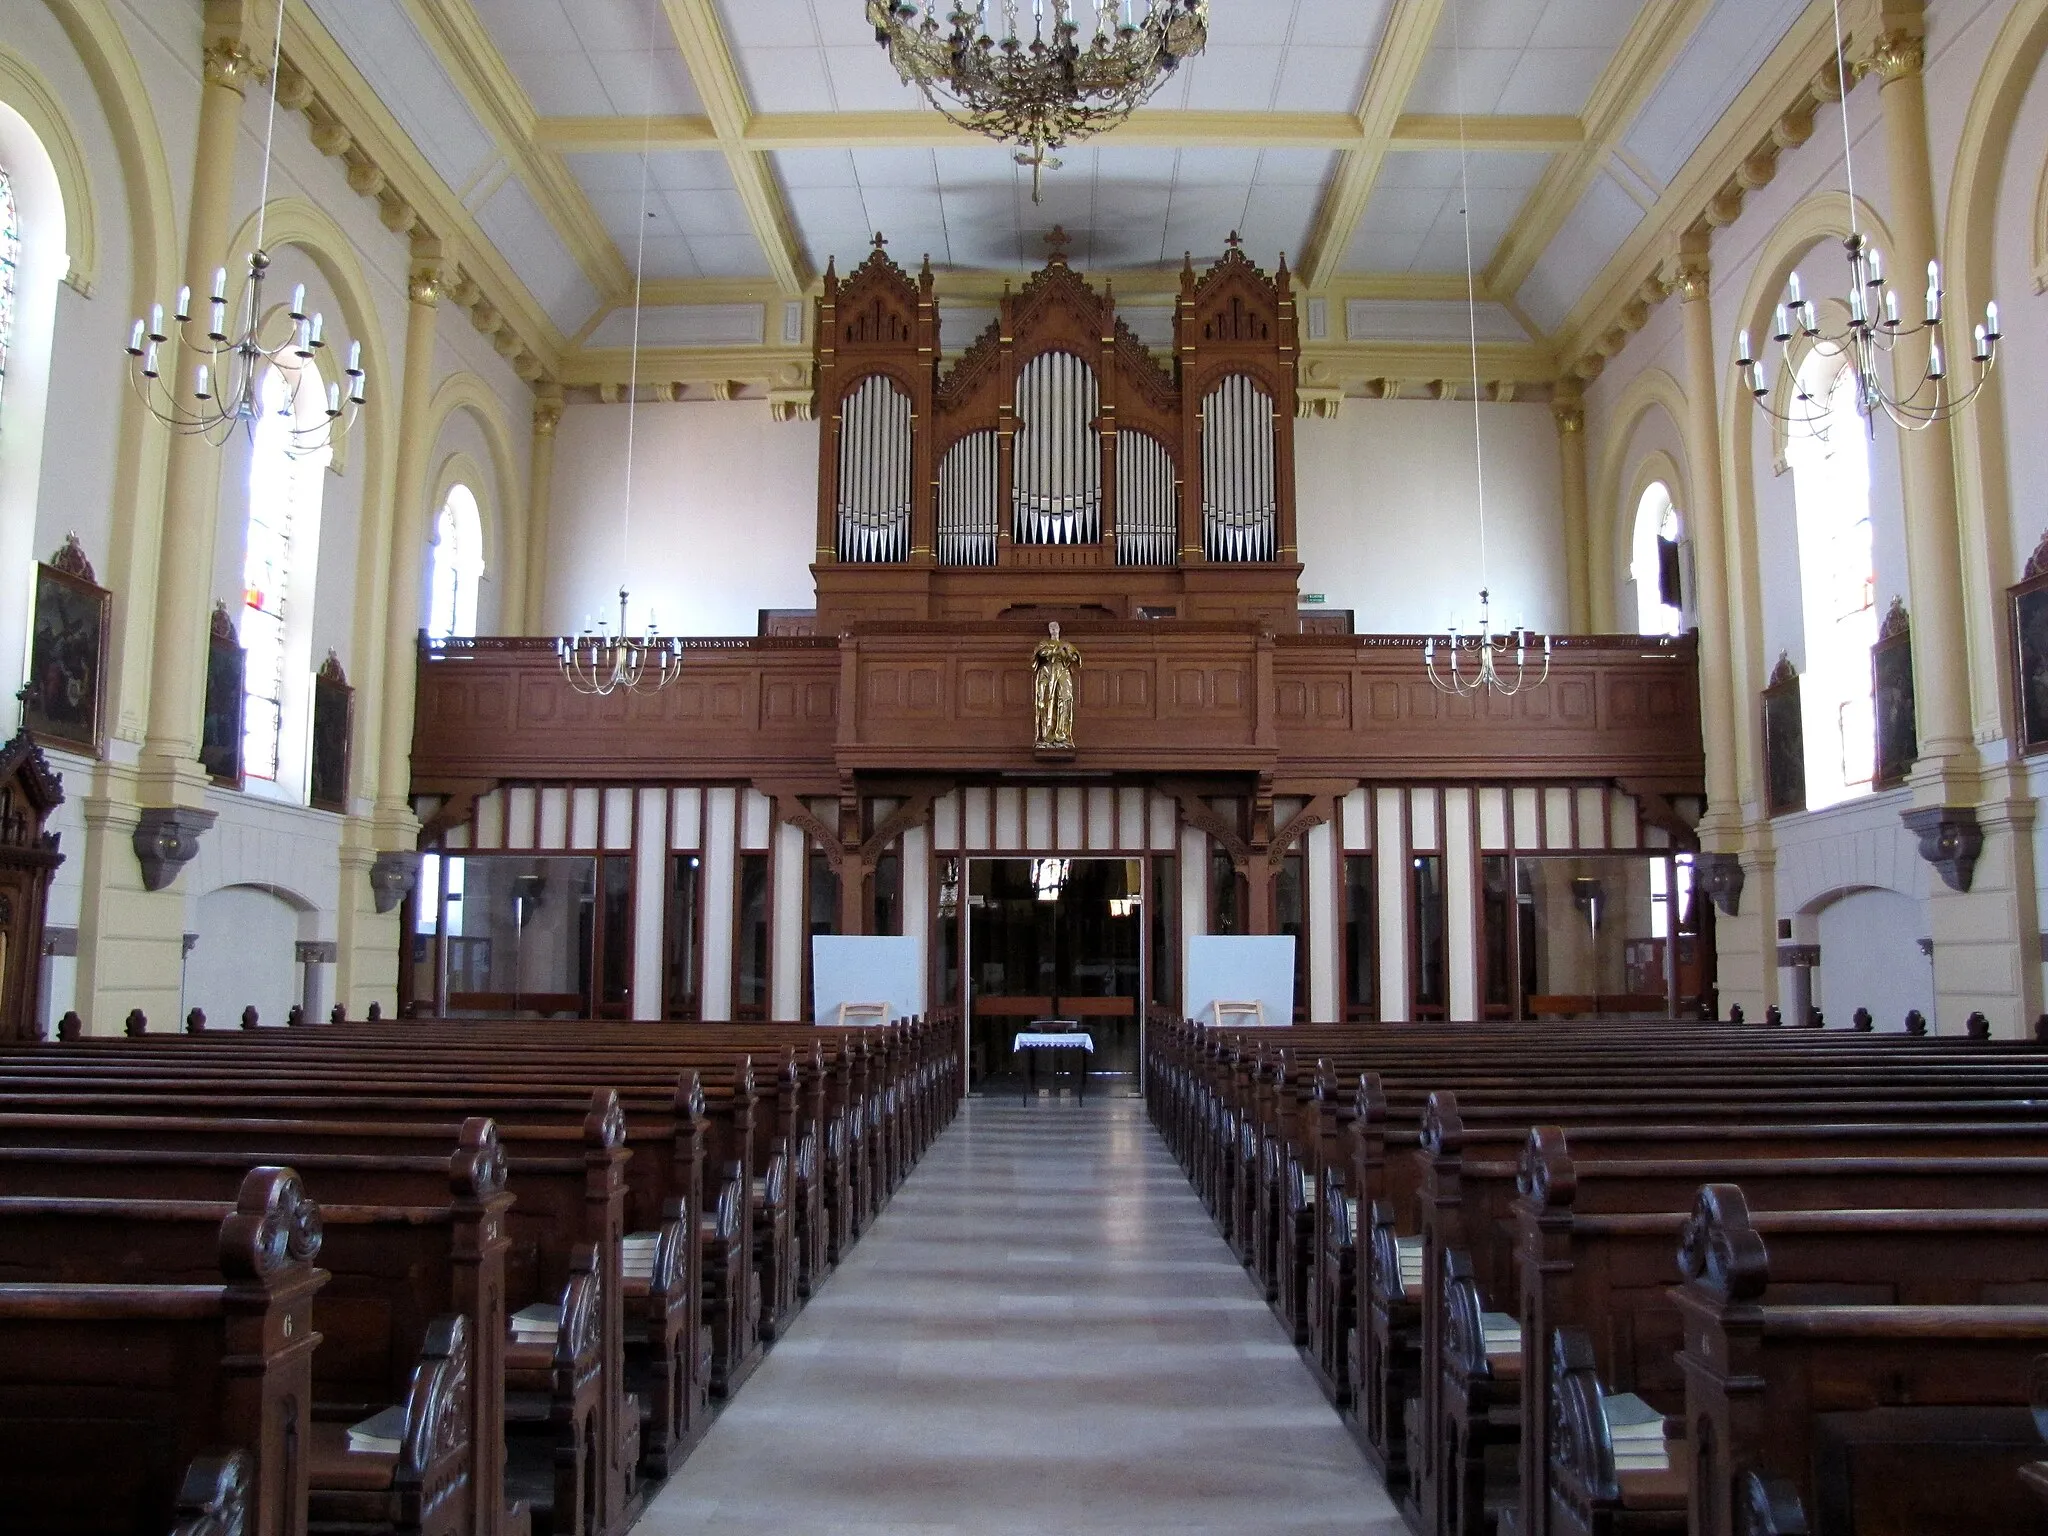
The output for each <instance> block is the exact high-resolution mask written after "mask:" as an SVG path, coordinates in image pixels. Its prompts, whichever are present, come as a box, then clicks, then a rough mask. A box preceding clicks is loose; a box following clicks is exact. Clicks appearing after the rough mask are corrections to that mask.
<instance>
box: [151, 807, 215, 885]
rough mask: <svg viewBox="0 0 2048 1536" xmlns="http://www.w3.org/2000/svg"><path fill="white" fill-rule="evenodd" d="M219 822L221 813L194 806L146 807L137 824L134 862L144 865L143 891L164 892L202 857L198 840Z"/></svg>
mask: <svg viewBox="0 0 2048 1536" xmlns="http://www.w3.org/2000/svg"><path fill="white" fill-rule="evenodd" d="M218 819H219V812H217V811H206V810H200V809H198V808H196V807H194V806H184V805H151V806H145V807H144V808H143V811H142V817H141V819H140V820H139V821H137V822H136V823H135V862H136V863H138V864H140V865H141V866H142V888H143V889H144V890H145V891H161V890H163V889H164V888H165V887H166V886H168V885H170V883H171V882H172V881H174V880H176V879H177V878H178V876H179V875H180V874H182V873H183V872H184V869H185V866H186V865H187V864H190V863H191V862H192V861H193V860H194V859H196V858H197V857H199V839H200V838H201V836H203V835H204V834H205V833H206V832H207V831H209V830H210V829H211V828H212V826H213V824H214V822H215V821H216V820H218Z"/></svg>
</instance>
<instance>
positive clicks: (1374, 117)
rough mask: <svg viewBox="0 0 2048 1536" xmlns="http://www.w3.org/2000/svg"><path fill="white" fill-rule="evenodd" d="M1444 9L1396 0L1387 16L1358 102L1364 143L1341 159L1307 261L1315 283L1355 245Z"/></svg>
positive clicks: (1438, 1) (1307, 280)
mask: <svg viewBox="0 0 2048 1536" xmlns="http://www.w3.org/2000/svg"><path fill="white" fill-rule="evenodd" d="M1443 13H1444V0H1394V10H1393V14H1392V15H1390V16H1389V17H1388V18H1387V28H1386V34H1385V35H1384V36H1383V37H1382V38H1381V39H1380V48H1379V52H1378V53H1377V54H1376V55H1375V56H1374V58H1373V62H1372V74H1371V76H1370V78H1368V79H1367V81H1366V83H1365V94H1364V96H1363V97H1362V98H1361V100H1360V101H1359V105H1358V112H1357V122H1358V131H1359V138H1360V141H1361V142H1360V144H1359V147H1358V148H1356V149H1351V150H1347V151H1346V152H1345V154H1344V156H1343V158H1342V159H1341V160H1340V161H1339V162H1338V164H1337V174H1336V176H1335V178H1334V179H1333V181H1332V183H1331V186H1330V189H1329V190H1328V191H1327V192H1326V193H1325V194H1324V195H1323V204H1322V207H1321V208H1320V209H1319V210H1317V213H1316V222H1315V228H1314V230H1313V232H1312V233H1311V234H1310V236H1309V242H1308V251H1307V253H1306V255H1305V257H1304V259H1303V261H1302V263H1301V275H1302V281H1303V283H1304V285H1305V286H1306V287H1308V288H1310V289H1316V288H1321V287H1325V286H1327V285H1328V284H1329V282H1330V280H1331V279H1332V278H1334V277H1335V276H1336V275H1337V269H1338V267H1339V266H1340V265H1342V263H1343V261H1344V255H1345V252H1347V251H1348V250H1349V249H1350V248H1351V237H1352V235H1353V234H1355V233H1356V232H1357V229H1358V221H1359V220H1360V219H1361V218H1363V217H1364V216H1365V204H1366V200H1367V199H1368V198H1370V197H1371V196H1372V189H1373V185H1374V183H1376V182H1377V181H1378V180H1379V179H1380V167H1381V165H1383V164H1384V163H1385V161H1386V158H1387V149H1388V146H1389V144H1391V143H1392V141H1393V137H1394V130H1395V128H1396V127H1397V126H1398V124H1399V121H1400V117H1401V108H1402V107H1403V106H1404V105H1405V104H1406V103H1407V100H1408V93H1409V91H1411V90H1412V89H1413V88H1414V86H1415V77H1416V76H1417V75H1418V74H1419V73H1421V70H1422V65H1423V61H1424V60H1425V59H1427V58H1428V57H1429V44H1430V39H1431V38H1433V37H1434V36H1435V35H1436V29H1437V23H1438V22H1439V21H1440V20H1442V18H1443Z"/></svg>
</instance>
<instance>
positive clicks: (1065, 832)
mask: <svg viewBox="0 0 2048 1536" xmlns="http://www.w3.org/2000/svg"><path fill="white" fill-rule="evenodd" d="M1053 838H1054V842H1053V847H1054V848H1056V849H1057V850H1058V851H1059V852H1061V853H1086V852H1088V850H1089V849H1090V848H1091V847H1092V846H1093V845H1092V844H1091V843H1089V842H1088V840H1087V839H1088V815H1087V792H1086V791H1085V790H1083V789H1081V788H1080V787H1078V786H1076V785H1068V786H1067V787H1065V788H1063V789H1061V790H1059V791H1058V792H1057V793H1056V794H1055V795H1054V796H1053Z"/></svg>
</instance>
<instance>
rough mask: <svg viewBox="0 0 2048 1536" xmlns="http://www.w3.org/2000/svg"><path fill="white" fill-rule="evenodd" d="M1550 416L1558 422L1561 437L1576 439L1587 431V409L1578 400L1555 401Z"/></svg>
mask: <svg viewBox="0 0 2048 1536" xmlns="http://www.w3.org/2000/svg"><path fill="white" fill-rule="evenodd" d="M1550 414H1551V417H1552V418H1553V419H1554V420H1555V421H1556V422H1557V435H1558V436H1559V437H1576V436H1577V435H1578V434H1579V433H1581V432H1583V431H1585V430H1586V408H1585V407H1584V406H1583V405H1581V404H1579V402H1578V401H1576V400H1557V401H1553V402H1552V404H1551V407H1550Z"/></svg>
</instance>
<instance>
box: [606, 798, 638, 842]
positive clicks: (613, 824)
mask: <svg viewBox="0 0 2048 1536" xmlns="http://www.w3.org/2000/svg"><path fill="white" fill-rule="evenodd" d="M632 846H633V791H632V790H630V789H607V790H606V791H605V792H604V850H605V852H606V853H623V852H624V851H625V850H626V849H628V848H630V847H632Z"/></svg>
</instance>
